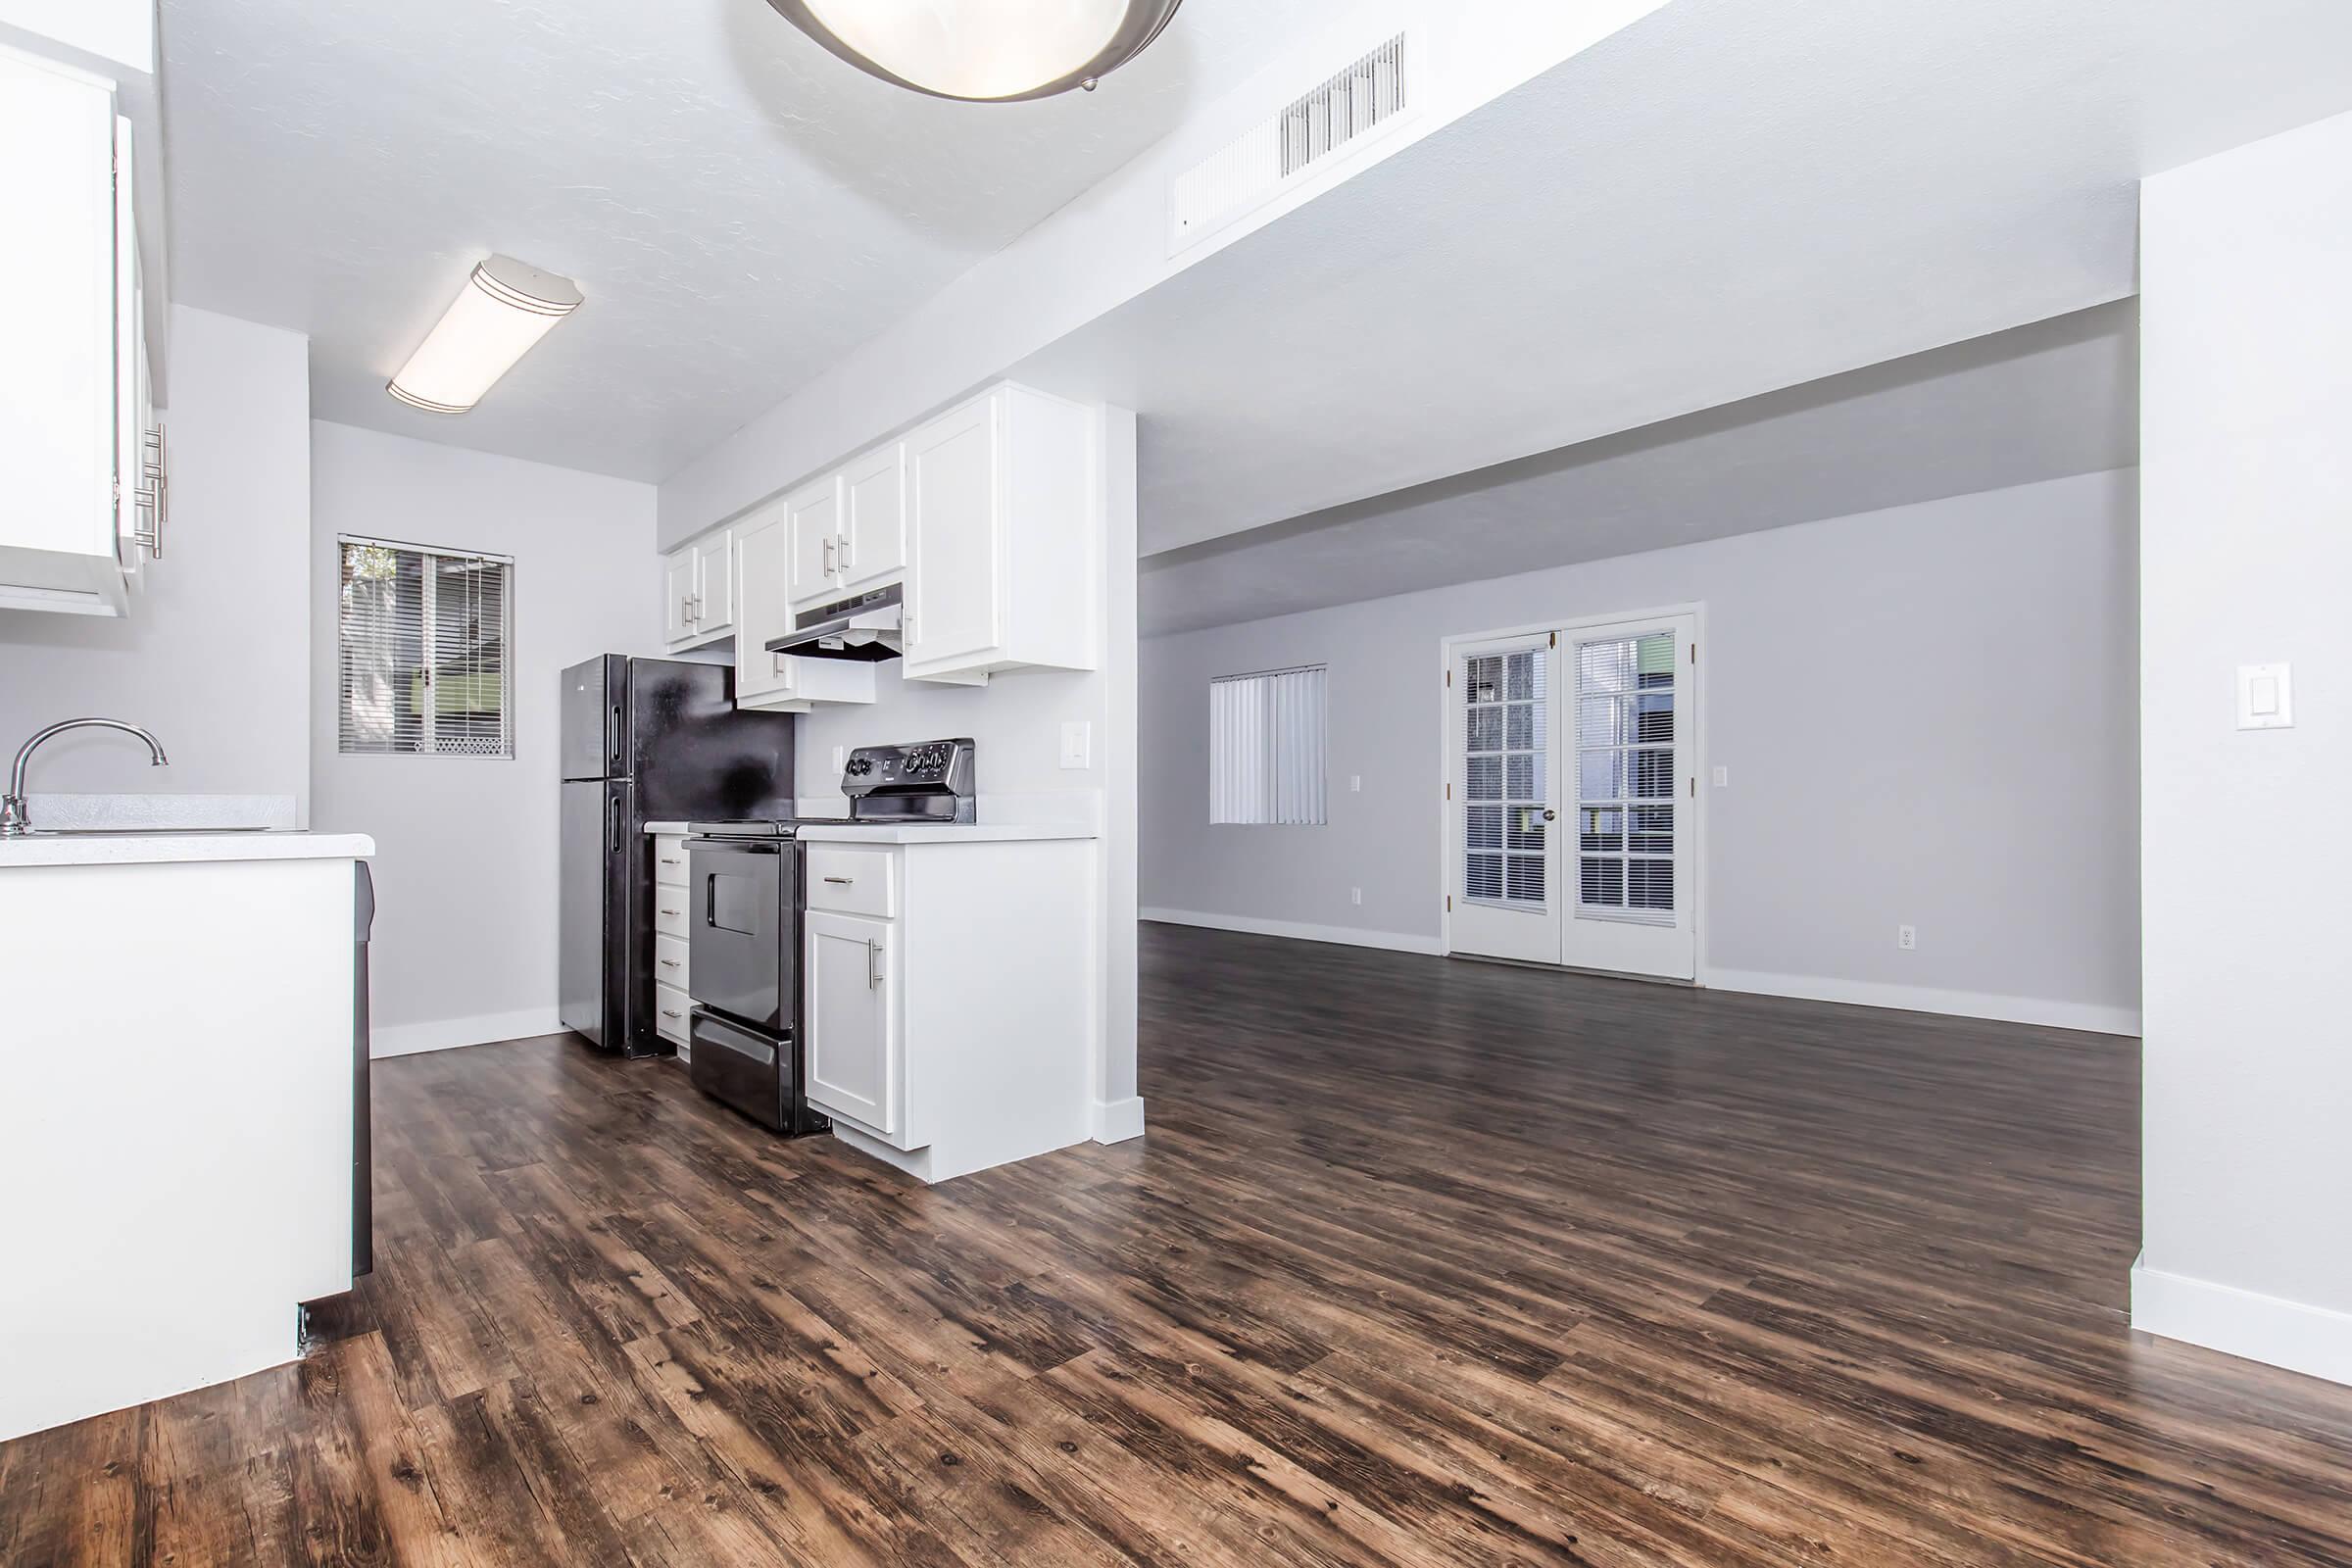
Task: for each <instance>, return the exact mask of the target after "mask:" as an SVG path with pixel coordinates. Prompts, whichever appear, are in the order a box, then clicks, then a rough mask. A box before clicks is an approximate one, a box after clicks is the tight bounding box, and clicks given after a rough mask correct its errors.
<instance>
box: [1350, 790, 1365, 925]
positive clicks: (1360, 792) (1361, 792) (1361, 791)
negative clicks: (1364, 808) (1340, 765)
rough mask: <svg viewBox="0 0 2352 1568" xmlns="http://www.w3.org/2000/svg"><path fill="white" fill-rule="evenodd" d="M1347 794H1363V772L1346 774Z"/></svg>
mask: <svg viewBox="0 0 2352 1568" xmlns="http://www.w3.org/2000/svg"><path fill="white" fill-rule="evenodd" d="M1363 793H1364V775H1363V774H1361V773H1350V774H1348V794H1350V795H1361V794H1363ZM1356 902H1357V903H1358V904H1361V903H1362V902H1363V901H1362V900H1361V899H1358V900H1357V901H1356Z"/></svg>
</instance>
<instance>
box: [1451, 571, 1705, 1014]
mask: <svg viewBox="0 0 2352 1568" xmlns="http://www.w3.org/2000/svg"><path fill="white" fill-rule="evenodd" d="M1696 630H1697V628H1696V623H1695V621H1694V619H1693V618H1692V617H1691V616H1689V615H1667V616H1660V617H1656V618H1653V619H1644V620H1629V621H1618V622H1610V623H1608V624H1601V625H1582V626H1575V627H1565V628H1562V629H1560V630H1557V631H1547V632H1536V633H1532V634H1527V635H1522V636H1516V637H1508V638H1497V639H1495V640H1493V641H1490V642H1480V643H1469V644H1457V645H1455V647H1454V650H1453V664H1452V667H1451V670H1450V673H1449V675H1448V694H1449V697H1450V703H1449V708H1448V720H1449V722H1448V740H1447V750H1448V752H1449V754H1450V755H1451V759H1452V766H1451V776H1450V778H1449V780H1448V782H1447V787H1446V795H1447V801H1446V814H1447V822H1448V845H1447V855H1448V859H1449V862H1450V868H1449V871H1448V877H1449V887H1448V889H1447V897H1448V900H1449V911H1450V912H1449V932H1450V942H1449V948H1450V951H1452V952H1455V953H1463V954H1475V955H1479V956H1486V957H1496V958H1515V959H1519V960H1521V961H1523V962H1530V963H1556V964H1565V965H1569V966H1572V967H1576V968H1583V969H1607V970H1614V971H1617V972H1621V973H1627V974H1644V975H1657V976H1662V977H1666V978H1672V979H1679V980H1688V979H1691V978H1692V977H1693V976H1694V975H1695V974H1696V972H1697V950H1698V942H1697V929H1698V928H1697V922H1696V920H1695V918H1694V912H1695V911H1694V903H1695V899H1694V894H1695V869H1696V865H1697V860H1696V856H1695V854H1694V839H1695V831H1696V816H1697V811H1698V780H1697V766H1696V759H1697V747H1696V738H1697V729H1696V717H1697V695H1698V694H1697V681H1696V679H1695V664H1696V659H1697V648H1696V642H1697V638H1696Z"/></svg>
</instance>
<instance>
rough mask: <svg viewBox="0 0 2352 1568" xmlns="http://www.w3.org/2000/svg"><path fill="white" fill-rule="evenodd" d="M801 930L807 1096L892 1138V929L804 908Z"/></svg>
mask: <svg viewBox="0 0 2352 1568" xmlns="http://www.w3.org/2000/svg"><path fill="white" fill-rule="evenodd" d="M806 930H807V943H808V959H807V961H808V970H807V973H806V974H805V975H804V976H803V979H802V984H803V985H804V986H805V987H806V988H807V989H806V996H805V1002H804V1012H803V1017H804V1020H805V1023H806V1026H807V1029H808V1032H809V1041H808V1072H809V1101H810V1102H811V1103H814V1104H817V1105H820V1106H822V1107H823V1108H824V1109H826V1110H827V1111H830V1112H832V1113H833V1114H834V1115H837V1116H847V1117H850V1118H851V1119H853V1120H855V1121H857V1122H858V1123H859V1124H861V1125H862V1126H864V1127H866V1128H868V1129H870V1130H871V1131H873V1132H875V1133H877V1134H880V1135H881V1136H882V1137H883V1138H885V1139H889V1140H891V1141H893V1142H896V1141H897V1138H898V1136H899V1135H900V1134H901V1133H902V1131H903V1130H904V1128H905V1125H906V1116H905V1098H904V1073H903V1066H904V1046H905V1042H904V1040H903V1038H902V1037H901V1034H900V1030H899V1011H900V1009H899V1005H898V1003H897V1001H896V1000H895V994H896V991H897V988H898V971H899V965H898V963H897V961H896V959H897V952H896V949H897V946H898V938H897V932H896V930H895V928H894V926H893V924H892V922H891V921H888V920H877V919H874V918H872V917H870V916H868V915H862V914H839V913H835V912H833V911H830V910H823V909H811V910H809V918H808V924H807V927H806Z"/></svg>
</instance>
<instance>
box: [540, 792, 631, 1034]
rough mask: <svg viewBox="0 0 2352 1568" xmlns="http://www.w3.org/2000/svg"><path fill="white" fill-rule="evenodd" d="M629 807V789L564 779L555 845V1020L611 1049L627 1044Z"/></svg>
mask: <svg viewBox="0 0 2352 1568" xmlns="http://www.w3.org/2000/svg"><path fill="white" fill-rule="evenodd" d="M629 804H630V797H629V786H628V785H627V784H625V783H620V784H608V783H605V782H604V781H602V780H600V779H572V780H567V781H565V783H564V809H563V813H562V822H561V826H560V828H559V831H558V839H557V843H558V850H557V855H558V859H559V864H558V867H557V889H558V893H557V896H558V900H559V907H558V909H557V927H558V937H557V951H556V1005H557V1016H559V1017H560V1018H562V1019H563V1021H564V1027H565V1028H566V1029H571V1030H576V1031H577V1032H578V1033H580V1034H582V1035H585V1036H586V1037H587V1039H588V1042H589V1044H591V1045H595V1046H601V1047H603V1048H605V1049H607V1050H611V1051H617V1050H620V1049H622V1048H624V1047H625V1046H626V1045H627V1043H628V1041H627V1036H626V1019H625V1009H624V1008H623V1007H622V1006H621V1005H619V1004H620V1002H621V1001H622V998H623V989H622V988H623V987H624V985H625V983H626V979H627V973H628V904H627V898H628V861H627V849H628V835H629V833H630V831H631V829H632V827H633V825H634V824H633V823H632V821H631V818H630V813H629Z"/></svg>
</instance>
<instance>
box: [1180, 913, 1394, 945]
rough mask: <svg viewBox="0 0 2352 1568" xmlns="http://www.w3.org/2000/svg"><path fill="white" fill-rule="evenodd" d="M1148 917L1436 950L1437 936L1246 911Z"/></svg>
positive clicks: (1258, 932)
mask: <svg viewBox="0 0 2352 1568" xmlns="http://www.w3.org/2000/svg"><path fill="white" fill-rule="evenodd" d="M1136 913H1137V914H1138V915H1139V916H1141V917H1142V918H1143V919H1146V920H1156V921H1158V922H1159V923H1160V924H1161V925H1198V926H1206V927H1207V928H1208V929H1209V930H1211V931H1241V932H1245V933H1247V934H1248V935H1250V936H1256V937H1290V938H1292V939H1294V940H1296V941H1299V942H1333V943H1337V944H1339V945H1340V946H1342V947H1348V948H1380V949H1382V950H1384V951H1386V952H1390V953H1436V952H1437V951H1438V939H1437V938H1436V937H1416V936H1408V935H1406V934H1405V933H1404V932H1401V931H1367V930H1363V929H1361V928H1359V927H1356V926H1351V925H1307V924H1304V923H1302V922H1300V921H1298V920H1259V919H1255V918H1253V917H1251V916H1250V915H1246V914H1204V913H1202V912H1201V911H1200V910H1198V909H1138V910H1137V911H1136Z"/></svg>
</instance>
